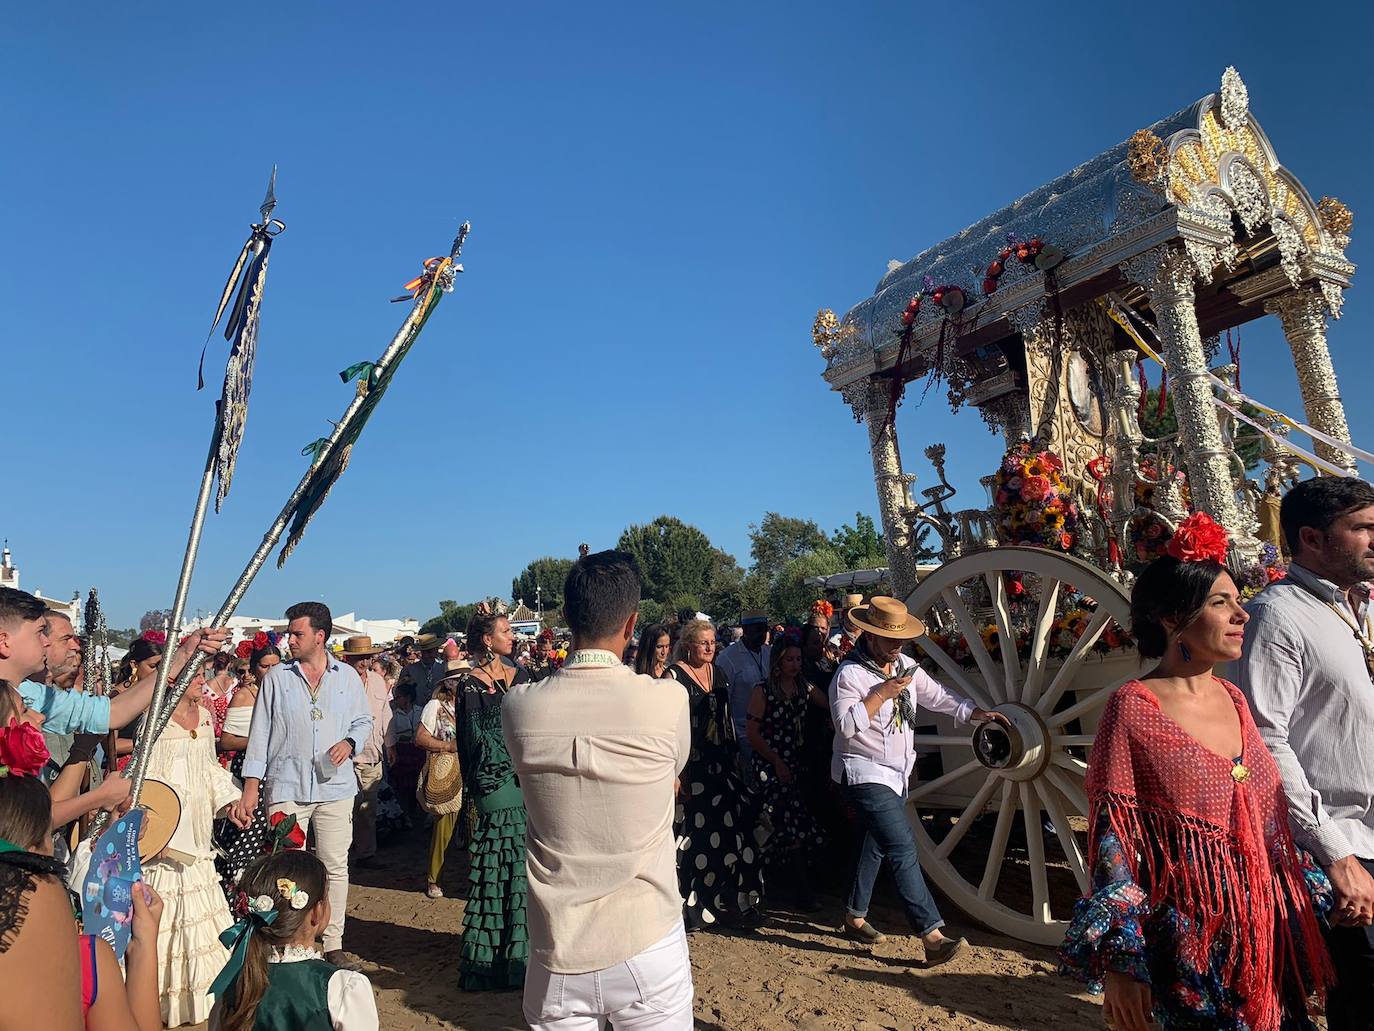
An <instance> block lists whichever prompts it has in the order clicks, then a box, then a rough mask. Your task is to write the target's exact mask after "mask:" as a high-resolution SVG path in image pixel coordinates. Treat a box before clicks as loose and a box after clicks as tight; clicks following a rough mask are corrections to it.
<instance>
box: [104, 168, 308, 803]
mask: <svg viewBox="0 0 1374 1031" xmlns="http://www.w3.org/2000/svg"><path fill="white" fill-rule="evenodd" d="M276 184H277V170H276V168H275V167H274V168H273V169H272V176H271V178H270V179H269V180H268V182H267V195H266V197H264V198H263V202H262V205H261V207H260V208H259V209H258V210H259V213H260V214H261V216H262V221H261V222H260V223H254V224H253V226H252V229H251V231H250V234H249V237H248V240H247V242H246V243H245V244H244V245H243V248H242V249H241V250H240V251H239V257H238V261H237V262H235V264H234V267H233V269H232V270H231V271H230V273H229V279H228V281H227V282H226V283H225V284H224V290H223V291H222V292H221V294H220V301H219V307H218V308H217V309H216V311H215V319H214V321H213V322H212V323H211V324H210V334H209V335H210V336H213V335H214V332H215V328H216V327H217V326H218V325H219V320H220V318H221V317H222V316H223V315H224V311H225V309H226V308H227V307H228V305H229V297H230V295H231V294H232V293H233V292H234V286H235V284H236V283H237V284H238V296H237V298H236V299H235V301H234V309H233V311H232V312H231V313H230V316H229V321H228V322H227V323H226V325H225V328H224V336H225V339H227V340H229V341H231V343H232V346H231V347H230V350H229V359H228V362H227V363H226V365H225V374H224V392H223V394H222V396H221V397H220V400H219V402H218V403H217V404H216V407H215V426H214V430H213V431H212V432H211V434H210V452H209V454H208V455H207V457H206V459H205V471H204V473H202V475H201V478H200V490H199V492H198V493H197V494H196V505H195V509H194V511H193V512H192V513H191V529H190V532H189V533H188V534H187V538H186V551H185V554H183V555H182V559H181V573H180V575H179V576H178V577H177V588H176V595H175V597H174V598H173V599H172V609H171V614H170V616H169V617H168V621H167V643H166V646H165V647H164V649H163V652H162V661H161V662H160V663H159V664H158V667H157V680H156V682H155V683H154V685H153V698H152V702H151V703H149V706H148V711H149V712H150V713H159V712H161V711H162V708H163V706H164V704H165V703H166V699H167V686H168V683H169V681H170V680H171V672H172V658H173V656H174V655H175V654H176V647H177V645H176V642H177V637H178V635H179V634H180V632H181V620H182V617H183V615H184V614H185V611H186V596H187V595H188V594H189V593H190V590H191V575H192V573H194V572H195V566H196V555H197V553H198V552H199V551H200V537H201V531H202V530H203V529H204V526H205V514H206V512H207V511H208V510H209V508H210V493H211V491H212V490H213V489H214V486H215V480H216V479H217V478H218V480H219V484H220V488H219V495H218V497H217V498H216V502H215V509H216V511H218V510H219V505H220V503H221V502H222V501H223V500H224V496H225V495H226V494H227V493H228V491H229V483H230V480H231V479H232V477H233V472H234V462H235V460H236V458H237V456H238V447H239V443H240V442H241V441H242V439H243V427H244V423H245V421H246V419H247V413H248V393H249V390H250V389H251V386H252V378H253V361H254V358H255V357H256V354H257V332H258V313H259V310H260V308H261V305H262V291H263V287H264V285H265V283H266V280H267V257H268V253H269V252H270V251H271V249H272V240H273V238H274V237H276V236H277V234H279V233H280V232H281V231H282V230H284V229H285V228H286V224H285V223H284V222H282V221H280V220H279V219H274V218H272V217H271V215H272V209H273V208H275V207H276V206H277V197H276ZM206 346H207V347H208V346H209V340H208V337H207V340H206ZM204 364H205V354H204V351H202V352H201V372H202V375H201V377H200V385H201V386H204V377H203V372H204ZM189 682H190V680H189V678H188V680H187V683H189ZM181 693H184V689H183V692H178V694H177V698H178V699H180V697H181ZM174 704H175V703H174ZM156 722H157V721H156V720H153V719H145V720H144V721H143V728H142V730H141V732H140V733H139V736H138V744H137V746H136V747H135V749H134V757H133V759H132V761H131V762H130V763H129V777H130V779H131V780H132V781H133V783H132V785H131V787H130V789H129V797H130V799H131V800H132V802H133V804H134V805H137V804H138V798H139V794H140V793H141V792H142V790H143V781H144V778H145V777H146V776H147V773H148V758H149V756H150V754H151V752H152V745H153V742H154V741H156V740H157V736H158V734H160V733H161V730H162V728H161V727H158V728H157V729H156V730H154V729H153V726H154V724H155V723H156ZM163 726H165V723H164V724H163Z"/></svg>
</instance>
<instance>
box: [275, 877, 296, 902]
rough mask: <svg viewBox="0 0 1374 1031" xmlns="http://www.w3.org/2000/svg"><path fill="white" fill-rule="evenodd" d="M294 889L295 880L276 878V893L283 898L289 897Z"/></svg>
mask: <svg viewBox="0 0 1374 1031" xmlns="http://www.w3.org/2000/svg"><path fill="white" fill-rule="evenodd" d="M295 891H296V882H295V881H292V880H288V879H287V878H285V877H278V878H277V894H278V895H280V896H281V897H282V898H284V899H289V898H290V897H291V896H292V895H293V894H295Z"/></svg>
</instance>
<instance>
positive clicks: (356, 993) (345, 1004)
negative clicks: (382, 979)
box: [328, 970, 381, 1031]
mask: <svg viewBox="0 0 1374 1031" xmlns="http://www.w3.org/2000/svg"><path fill="white" fill-rule="evenodd" d="M328 998H329V1022H330V1023H331V1024H332V1025H333V1027H334V1031H380V1028H381V1023H380V1021H379V1020H378V1017H377V998H376V996H375V995H373V994H372V982H371V981H369V980H368V979H367V977H366V975H364V974H359V973H357V972H355V971H352V970H336V971H334V973H333V975H332V976H331V977H330V978H329V992H328Z"/></svg>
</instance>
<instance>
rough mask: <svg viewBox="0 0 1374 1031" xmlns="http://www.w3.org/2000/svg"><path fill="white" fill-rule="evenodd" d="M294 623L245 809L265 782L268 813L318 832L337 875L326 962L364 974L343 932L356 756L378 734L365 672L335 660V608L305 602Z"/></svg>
mask: <svg viewBox="0 0 1374 1031" xmlns="http://www.w3.org/2000/svg"><path fill="white" fill-rule="evenodd" d="M286 618H287V620H288V621H289V622H288V623H287V628H286V633H287V637H288V639H289V640H290V643H291V655H292V660H291V661H290V662H283V663H281V664H280V665H278V666H273V667H272V669H271V670H270V671H269V672H268V674H267V676H266V677H265V678H264V679H263V683H262V687H261V689H260V690H259V691H258V699H257V702H256V703H255V704H254V706H253V723H252V726H251V727H250V729H249V731H248V748H247V749H246V750H245V751H244V756H243V797H242V798H241V799H240V800H239V802H238V811H239V815H240V817H242V818H249V819H251V817H252V815H253V811H254V810H255V809H257V806H258V796H259V793H260V791H261V790H262V782H263V781H264V780H265V781H266V782H267V788H266V790H267V808H268V812H269V813H273V814H275V813H287V814H288V815H292V816H295V817H296V822H297V824H298V825H299V826H300V828H301V830H302V831H305V832H309V830H310V827H311V825H312V824H313V825H314V827H315V854H316V855H317V856H319V859H320V862H322V863H324V866H325V869H326V870H327V871H328V873H329V905H330V909H331V910H332V913H331V916H330V920H329V926H328V927H326V928H325V931H324V951H325V959H326V960H328V961H329V962H330V963H333V964H334V965H335V966H337V967H343V968H345V969H349V970H358V969H360V967H359V965H358V964H357V962H356V961H354V960H352V959H351V958H350V957H349V956H348V954H347V953H346V952H344V951H343V929H344V912H345V910H346V908H347V905H348V847H349V845H350V844H351V843H352V841H353V797H354V795H356V794H357V793H358V778H357V774H356V772H355V771H354V767H353V757H354V756H355V755H356V754H357V752H358V750H359V748H361V746H362V745H363V743H364V742H366V741H367V739H368V736H369V735H370V734H371V732H372V711H371V709H370V707H369V706H368V703H367V694H366V693H365V692H364V690H363V683H362V680H361V679H359V677H358V674H357V673H356V672H355V671H354V670H353V669H352V668H351V667H349V666H348V665H347V664H345V663H342V662H340V661H339V660H338V659H336V658H334V656H332V655H331V654H329V649H328V647H327V646H326V644H325V642H326V641H327V640H328V639H329V634H330V633H331V632H332V630H333V627H334V618H333V616H332V615H331V614H330V611H329V609H328V608H327V607H326V606H325V605H323V604H321V603H320V602H317V601H305V602H301V603H300V604H298V605H292V606H291V607H290V608H289V609H287V610H286Z"/></svg>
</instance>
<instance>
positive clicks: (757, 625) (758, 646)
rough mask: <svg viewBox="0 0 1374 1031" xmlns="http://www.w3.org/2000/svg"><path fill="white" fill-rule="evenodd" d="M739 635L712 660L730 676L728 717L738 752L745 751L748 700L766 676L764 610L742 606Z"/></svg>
mask: <svg viewBox="0 0 1374 1031" xmlns="http://www.w3.org/2000/svg"><path fill="white" fill-rule="evenodd" d="M739 624H740V627H741V628H742V629H743V630H744V636H742V637H741V638H740V639H739V640H738V641H736V642H735V643H734V644H732V645H730V647H728V648H726V649H725V651H723V652H721V653H720V656H719V657H718V658H717V659H716V665H717V666H718V667H720V669H721V671H722V672H723V673H724V674H725V675H726V676H727V677H729V679H730V719H731V721H732V722H733V723H734V724H735V737H736V738H738V740H739V747H740V751H741V752H743V753H744V754H745V755H746V756H748V754H749V734H748V730H747V728H748V723H749V699H751V698H753V697H754V688H755V687H757V686H758V685H759V684H761V683H762V682H763V681H765V680H767V679H768V662H769V655H768V644H767V641H768V613H767V612H764V611H763V610H762V609H745V610H744V613H743V614H742V615H741V616H740V621H739Z"/></svg>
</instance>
